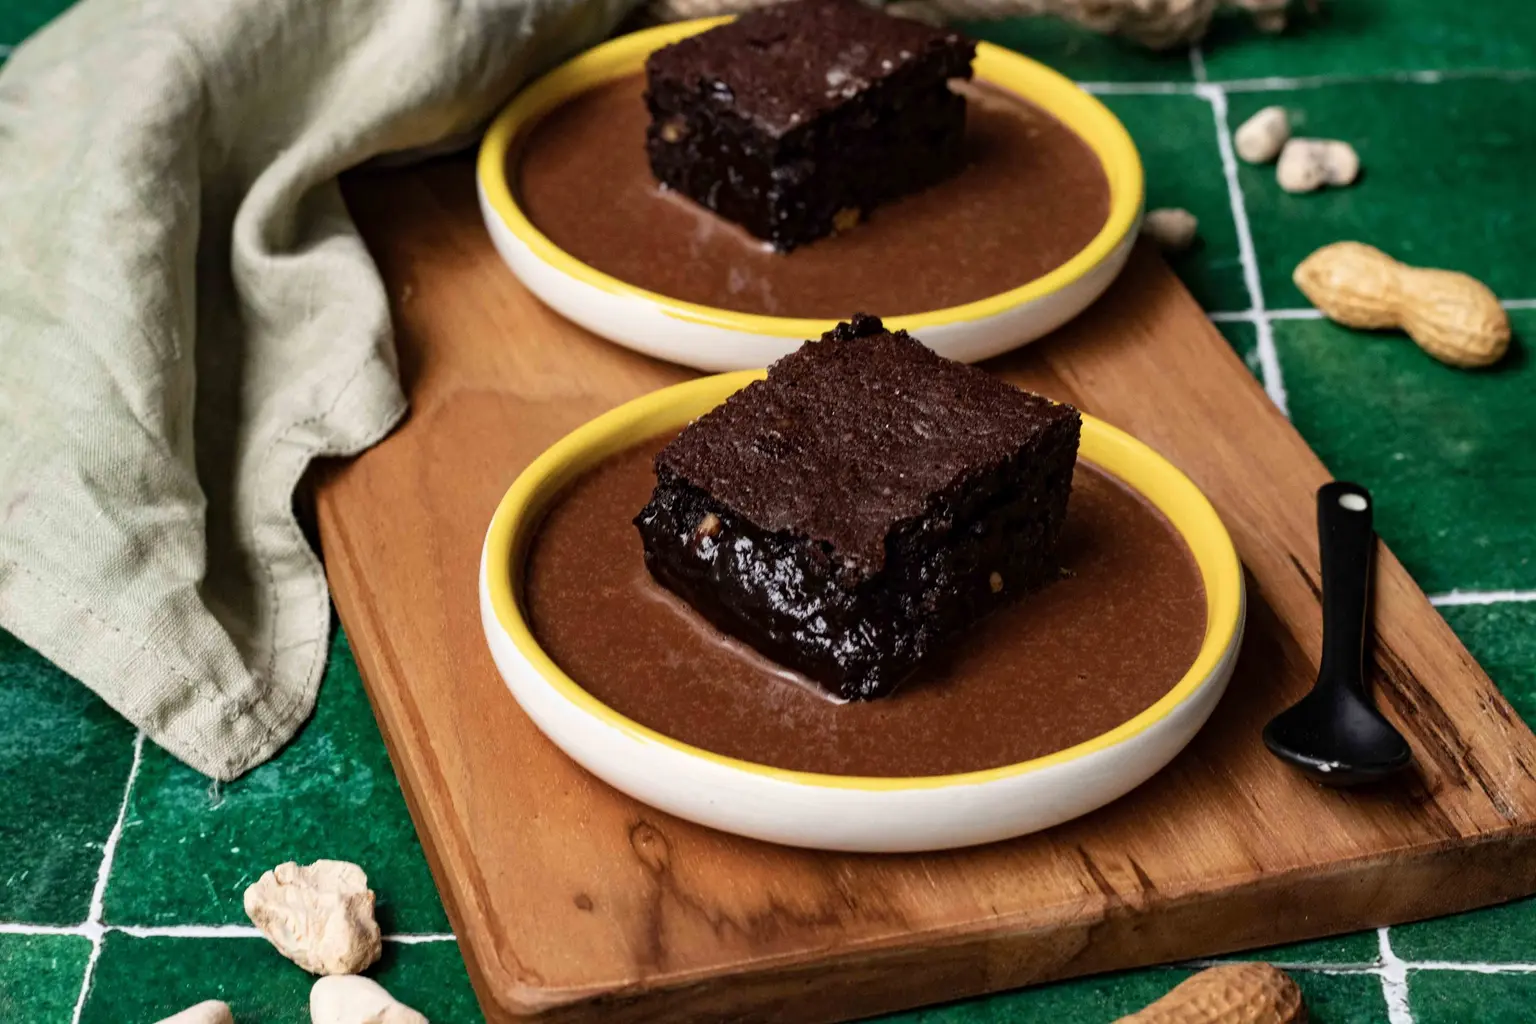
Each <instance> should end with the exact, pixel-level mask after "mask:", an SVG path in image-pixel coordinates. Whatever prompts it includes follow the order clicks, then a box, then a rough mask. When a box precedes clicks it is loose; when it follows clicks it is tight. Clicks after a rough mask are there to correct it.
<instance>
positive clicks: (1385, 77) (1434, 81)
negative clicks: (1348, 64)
mask: <svg viewBox="0 0 1536 1024" xmlns="http://www.w3.org/2000/svg"><path fill="white" fill-rule="evenodd" d="M1531 78H1536V71H1529V70H1524V69H1522V70H1515V71H1503V70H1499V69H1496V68H1481V69H1478V68H1473V69H1460V70H1455V71H1389V72H1386V73H1384V74H1376V75H1304V76H1301V77H1299V78H1286V77H1284V76H1279V75H1276V76H1270V77H1266V78H1229V79H1225V80H1222V81H1219V82H1218V83H1217V84H1219V85H1220V86H1221V87H1222V88H1223V89H1225V90H1227V91H1228V92H1272V91H1278V90H1283V89H1318V88H1323V87H1326V86H1330V85H1371V84H1378V83H1385V84H1392V83H1397V84H1408V85H1438V84H1439V83H1441V82H1457V81H1469V80H1476V79H1489V80H1493V81H1501V82H1524V81H1529V80H1530V79H1531Z"/></svg>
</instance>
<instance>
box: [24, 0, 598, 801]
mask: <svg viewBox="0 0 1536 1024" xmlns="http://www.w3.org/2000/svg"><path fill="white" fill-rule="evenodd" d="M625 7H626V0H462V2H450V0H214V2H208V3H200V2H192V3H188V2H186V0H164V2H144V0H138V2H135V0H85V2H84V3H82V4H80V5H79V6H76V7H75V8H73V9H72V10H70V11H69V12H68V13H66V14H65V15H64V16H63V17H61V18H60V19H59V20H58V21H57V22H55V23H54V24H53V25H51V26H49V27H48V28H46V29H44V30H43V31H42V32H41V33H40V34H39V35H37V36H36V37H34V38H33V39H32V40H30V41H29V42H27V43H26V44H25V45H23V46H22V47H20V48H19V49H18V50H17V51H16V52H15V54H14V55H13V56H12V57H11V59H10V61H9V63H8V64H6V66H5V67H4V68H3V69H0V625H3V626H4V627H5V628H6V629H8V630H10V631H11V632H13V633H15V634H16V635H17V636H18V637H20V638H21V639H22V640H23V641H25V642H26V643H27V644H29V645H31V646H32V647H34V648H36V649H37V650H38V651H40V652H42V654H44V655H45V656H47V657H48V658H50V659H52V660H53V661H55V662H57V663H58V664H59V665H60V666H61V667H63V668H64V669H65V670H66V671H68V672H70V673H71V674H73V675H74V676H76V677H77V678H79V679H80V680H81V681H82V682H84V683H85V684H86V685H87V686H89V687H91V688H92V689H94V690H95V691H96V692H97V693H99V694H100V695H101V696H102V697H103V698H105V699H106V700H107V702H108V703H110V704H111V705H112V706H113V707H114V708H116V709H117V710H118V711H120V712H121V713H122V714H124V715H126V716H127V717H128V718H129V719H131V720H132V721H133V722H134V723H136V724H137V725H138V726H140V727H141V728H142V729H144V730H145V732H146V733H147V734H148V735H149V737H150V738H152V739H153V740H154V741H155V742H157V743H159V744H160V745H161V746H163V747H165V748H166V749H167V750H169V751H170V752H171V753H173V754H175V755H176V756H177V757H179V758H181V759H182V760H184V761H185V762H187V763H188V764H190V765H191V766H193V767H194V768H196V769H198V770H199V771H201V772H204V773H206V774H208V775H212V776H215V777H217V778H221V779H229V778H233V777H235V776H237V775H239V774H241V773H242V772H244V771H246V770H247V769H249V768H251V767H253V766H255V765H257V764H260V763H261V762H262V761H263V760H265V759H267V758H268V757H270V756H272V754H273V753H275V752H276V751H277V749H278V748H279V747H281V746H282V744H283V743H284V742H285V741H287V740H288V739H289V737H291V736H292V735H293V733H294V732H295V730H297V728H298V727H299V725H300V724H301V723H302V722H303V721H304V720H305V718H307V717H308V715H309V712H310V710H311V708H312V707H313V704H314V700H315V693H316V690H317V688H318V686H319V683H320V677H321V672H322V670H323V669H324V665H325V658H326V651H327V646H328V645H327V630H328V627H329V615H330V605H329V595H328V593H327V590H326V583H325V576H324V573H323V571H322V569H321V566H320V562H319V561H318V559H317V558H316V556H315V554H314V553H313V552H312V551H311V550H310V547H309V545H308V544H307V543H306V541H305V538H304V535H303V534H302V533H301V531H300V528H299V526H298V524H297V522H296V521H295V518H294V514H293V500H294V493H295V489H296V488H297V487H298V485H299V482H300V478H301V476H303V474H304V471H305V468H306V467H307V466H308V465H309V463H310V462H311V460H313V459H314V458H316V457H317V456H321V455H348V454H352V453H355V452H358V451H360V450H362V449H364V448H366V447H368V446H369V445H371V444H373V443H374V442H376V441H378V440H379V439H380V438H382V437H383V436H384V435H385V434H386V433H387V432H388V431H389V430H390V428H391V427H392V426H393V425H394V424H395V423H396V422H397V421H398V420H399V419H400V417H401V416H402V414H403V413H404V411H405V400H404V398H403V396H402V395H401V392H400V388H399V385H398V383H397V380H396V374H395V356H394V350H393V344H392V338H391V334H390V325H389V317H388V310H387V306H386V303H385V296H384V292H383V287H382V284H381V282H380V280H379V277H378V274H377V272H376V271H375V269H374V266H373V263H372V261H371V260H370V259H369V257H368V254H367V252H366V250H365V249H364V247H363V244H362V242H361V241H360V240H359V237H358V235H357V232H356V231H355V230H354V228H353V225H352V223H351V220H350V219H349V217H348V215H347V211H346V208H345V206H344V205H343V203H342V200H341V194H340V191H339V190H338V188H337V185H336V180H335V179H336V176H337V174H338V173H339V172H341V171H342V170H344V169H346V168H348V167H352V166H354V165H356V164H359V163H362V162H363V161H365V160H368V159H370V158H372V157H375V156H377V155H380V154H385V153H391V152H398V151H403V150H411V149H414V148H418V147H427V146H431V145H433V144H435V143H438V142H440V141H441V140H444V139H448V138H452V137H454V136H456V135H458V134H460V133H463V132H465V131H467V130H470V129H472V128H473V127H474V126H476V125H477V124H480V123H482V122H483V121H484V119H485V118H486V117H487V116H489V115H490V114H491V113H493V112H494V111H495V109H496V108H497V106H498V105H499V104H500V103H501V102H502V101H503V100H505V99H506V98H507V97H508V96H509V95H510V94H511V93H512V92H513V90H514V89H516V87H517V86H518V85H520V84H521V83H522V82H524V81H525V80H526V79H528V78H529V77H530V76H531V75H533V74H536V73H538V72H540V71H542V70H544V69H546V68H547V67H549V66H551V65H553V64H554V63H556V62H557V61H559V60H561V59H563V58H564V57H567V56H569V55H570V54H571V53H573V52H574V51H576V50H577V49H579V48H581V47H583V46H585V45H588V44H591V43H593V42H595V41H597V40H598V39H600V38H601V37H602V36H603V35H605V34H607V33H608V32H609V31H611V30H612V28H613V27H614V26H615V24H616V23H617V22H618V20H619V18H620V16H621V15H622V14H623V13H624V9H625Z"/></svg>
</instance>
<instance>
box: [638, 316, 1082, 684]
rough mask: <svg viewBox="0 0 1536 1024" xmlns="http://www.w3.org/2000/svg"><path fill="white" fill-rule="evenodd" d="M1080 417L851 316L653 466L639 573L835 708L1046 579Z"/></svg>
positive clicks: (895, 678) (697, 426)
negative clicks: (805, 680) (819, 690)
mask: <svg viewBox="0 0 1536 1024" xmlns="http://www.w3.org/2000/svg"><path fill="white" fill-rule="evenodd" d="M1080 427H1081V417H1080V416H1079V415H1078V412H1077V410H1076V409H1074V408H1072V407H1071V406H1069V405H1063V404H1058V403H1055V402H1052V401H1050V400H1049V399H1046V398H1042V397H1040V396H1039V395H1033V394H1030V393H1028V392H1026V391H1021V390H1019V389H1018V388H1015V387H1012V386H1011V385H1009V384H1007V383H1005V382H1003V381H1001V380H998V379H997V378H996V377H993V376H991V375H990V374H987V373H985V372H984V371H982V370H978V369H976V368H974V367H970V366H964V365H962V364H960V363H956V362H953V361H951V360H948V359H944V358H941V357H940V356H937V355H935V354H934V353H933V352H931V351H930V350H929V349H927V348H926V347H924V346H923V345H922V344H921V343H919V342H918V341H916V340H914V339H913V338H911V337H910V336H908V335H907V333H906V332H905V331H898V332H895V333H890V332H887V331H886V330H885V328H884V326H883V325H882V324H881V322H880V321H879V320H878V319H876V318H875V317H870V316H856V317H854V318H853V321H852V322H851V323H845V324H839V325H838V327H837V328H836V329H834V330H832V331H830V332H828V333H827V334H826V335H824V336H823V338H822V340H821V341H819V342H808V343H807V344H806V345H804V346H803V347H802V348H800V349H799V350H798V351H796V352H794V353H793V354H791V355H788V356H785V357H784V358H783V359H780V360H779V361H778V362H776V363H774V364H773V366H772V367H771V368H770V369H769V371H768V377H767V379H766V380H763V381H758V382H756V383H753V384H751V385H749V386H748V387H746V388H744V389H743V390H742V391H740V392H739V393H737V394H736V395H733V396H732V397H731V398H730V399H729V400H728V401H726V402H725V403H724V404H723V405H721V406H720V407H719V408H717V409H714V410H713V411H711V412H709V413H707V414H706V415H704V416H702V417H700V418H699V419H698V420H697V421H695V422H694V423H693V424H691V425H690V426H689V427H688V428H687V429H685V430H684V431H683V432H682V433H681V434H679V435H678V436H677V438H675V439H674V440H673V441H672V442H671V443H670V444H668V445H667V446H666V447H665V448H663V449H662V451H661V452H660V453H659V454H658V455H657V456H656V489H655V491H654V492H653V494H652V496H651V500H650V502H649V503H648V504H647V505H646V506H645V508H644V509H643V510H642V511H641V512H640V514H639V515H638V516H637V517H636V518H635V525H636V526H637V527H638V528H639V530H640V536H641V540H642V542H643V544H644V548H645V564H646V566H647V567H648V568H649V570H650V572H651V575H652V576H654V577H655V578H656V580H657V581H658V582H660V583H661V584H662V585H663V586H665V587H667V588H668V589H669V590H672V591H673V592H674V593H676V594H678V595H679V596H681V597H682V598H683V599H684V600H686V601H687V602H688V603H689V604H691V605H692V606H693V607H694V608H695V609H697V610H698V611H699V613H700V614H702V615H703V616H704V617H705V618H706V619H708V620H709V621H710V622H712V623H713V624H714V625H715V626H716V627H718V628H719V629H721V630H722V631H724V632H726V633H728V634H730V635H732V636H734V637H737V638H738V639H740V640H742V641H744V642H746V643H748V644H750V645H751V646H753V647H754V648H756V649H757V650H758V651H760V652H761V653H763V654H764V655H766V656H768V657H769V658H772V659H773V660H774V661H777V662H778V663H779V664H781V665H784V666H787V667H788V668H791V669H794V670H796V671H798V672H800V673H802V674H804V675H806V676H808V677H810V678H811V679H814V680H816V681H817V682H819V683H820V684H822V685H823V686H825V687H826V688H827V689H828V690H830V691H831V692H832V693H834V694H836V695H838V696H840V697H843V698H846V699H867V698H872V697H881V696H885V695H887V694H889V693H890V692H891V691H892V690H893V689H895V687H896V686H897V684H898V683H900V682H901V680H902V679H904V678H905V677H906V676H907V675H909V674H910V673H911V672H912V671H913V670H914V669H915V668H916V667H917V666H918V665H919V664H921V663H922V662H923V661H924V659H926V658H928V657H929V656H930V655H932V654H934V653H935V652H937V651H939V650H940V649H942V648H943V646H944V645H945V644H946V643H948V642H950V641H952V640H953V639H954V638H955V637H957V636H958V635H959V634H960V633H962V632H963V631H964V630H965V629H966V628H967V627H968V626H970V625H971V624H972V623H974V622H975V621H976V620H978V619H979V618H981V617H982V616H983V615H985V614H986V613H987V612H989V611H991V610H992V609H993V608H995V607H997V606H998V605H999V604H1001V603H1002V602H1004V601H1008V600H1011V599H1012V598H1014V597H1016V596H1017V595H1019V594H1021V593H1023V592H1025V591H1027V590H1029V589H1030V588H1032V587H1034V586H1036V585H1037V584H1039V583H1041V582H1043V581H1044V580H1047V579H1049V578H1051V577H1053V576H1054V575H1055V574H1056V572H1057V570H1058V566H1057V565H1056V563H1055V562H1054V561H1053V560H1052V552H1053V548H1054V546H1055V543H1056V538H1057V536H1058V534H1059V533H1060V530H1061V524H1062V520H1063V519H1064V518H1065V516H1066V511H1067V499H1068V497H1069V495H1070V493H1071V489H1072V470H1073V467H1074V465H1075V464H1076V461H1077V443H1078V434H1079V430H1080Z"/></svg>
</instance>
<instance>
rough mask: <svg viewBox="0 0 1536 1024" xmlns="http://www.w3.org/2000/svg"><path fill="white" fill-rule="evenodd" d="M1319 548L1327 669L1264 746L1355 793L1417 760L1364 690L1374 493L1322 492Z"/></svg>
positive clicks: (1330, 488)
mask: <svg viewBox="0 0 1536 1024" xmlns="http://www.w3.org/2000/svg"><path fill="white" fill-rule="evenodd" d="M1317 541H1318V547H1319V553H1320V554H1321V556H1322V563H1323V663H1322V666H1321V668H1320V669H1319V670H1318V675H1317V684H1316V685H1315V686H1313V687H1312V692H1311V693H1309V694H1307V695H1306V696H1305V697H1303V698H1302V699H1301V701H1300V702H1299V703H1297V704H1296V705H1295V706H1294V707H1291V708H1288V709H1287V710H1285V711H1282V712H1281V713H1280V714H1278V715H1276V716H1275V718H1274V720H1273V721H1272V722H1270V723H1269V725H1267V726H1266V727H1265V728H1264V745H1265V746H1267V747H1269V749H1270V751H1271V752H1272V753H1273V754H1274V755H1275V756H1276V757H1278V758H1280V760H1282V761H1285V762H1288V763H1289V764H1293V765H1295V766H1296V767H1297V768H1300V769H1301V770H1302V771H1303V772H1305V773H1306V774H1307V775H1310V776H1311V777H1312V778H1314V779H1316V780H1317V781H1318V782H1321V783H1323V784H1325V785H1329V786H1356V785H1360V784H1361V783H1366V782H1374V781H1376V780H1377V779H1382V778H1385V777H1386V776H1388V775H1391V774H1392V773H1393V772H1396V771H1400V770H1401V769H1403V768H1405V767H1407V765H1408V762H1409V761H1410V760H1412V757H1413V754H1412V752H1411V751H1410V750H1409V749H1408V742H1407V741H1406V740H1404V739H1403V737H1402V734H1401V733H1399V732H1398V731H1397V730H1396V729H1394V728H1392V725H1391V724H1390V723H1389V722H1388V721H1387V720H1386V719H1385V718H1383V717H1381V713H1380V712H1378V711H1377V710H1376V705H1375V704H1373V703H1372V702H1371V695H1370V691H1368V690H1367V689H1366V686H1365V674H1364V656H1365V633H1366V614H1367V611H1368V609H1369V607H1370V589H1371V561H1372V556H1373V554H1374V551H1375V547H1376V534H1375V532H1374V531H1373V530H1372V529H1371V494H1370V492H1369V491H1367V490H1366V489H1365V488H1364V487H1361V486H1360V485H1359V484H1348V483H1343V482H1342V481H1340V482H1335V483H1331V484H1325V485H1323V486H1322V487H1321V488H1320V489H1319V490H1318V492H1317Z"/></svg>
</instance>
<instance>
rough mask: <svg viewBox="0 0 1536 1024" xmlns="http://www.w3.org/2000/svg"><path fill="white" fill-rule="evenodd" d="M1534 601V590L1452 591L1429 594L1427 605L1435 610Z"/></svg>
mask: <svg viewBox="0 0 1536 1024" xmlns="http://www.w3.org/2000/svg"><path fill="white" fill-rule="evenodd" d="M1530 601H1536V590H1452V591H1450V592H1449V593H1446V594H1431V595H1430V597H1429V603H1430V604H1432V605H1434V606H1435V607H1436V608H1453V607H1456V606H1457V605H1467V604H1505V603H1525V602H1530Z"/></svg>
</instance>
